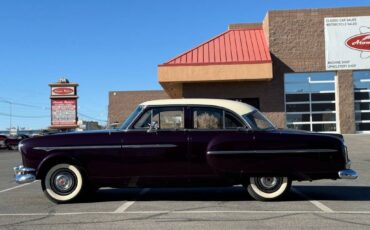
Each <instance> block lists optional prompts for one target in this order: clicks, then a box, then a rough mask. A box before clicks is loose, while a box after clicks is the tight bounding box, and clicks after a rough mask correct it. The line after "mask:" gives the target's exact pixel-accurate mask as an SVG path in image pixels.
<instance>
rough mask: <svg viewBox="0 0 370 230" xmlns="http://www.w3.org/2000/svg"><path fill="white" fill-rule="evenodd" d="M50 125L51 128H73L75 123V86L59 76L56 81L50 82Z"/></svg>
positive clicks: (75, 125)
mask: <svg viewBox="0 0 370 230" xmlns="http://www.w3.org/2000/svg"><path fill="white" fill-rule="evenodd" d="M49 86H50V90H51V92H50V99H51V126H50V128H52V129H59V130H67V129H74V128H76V127H77V126H78V125H77V120H78V118H77V99H78V96H77V87H78V84H76V83H70V82H69V81H68V80H67V79H65V78H61V79H59V81H58V82H57V83H51V84H49Z"/></svg>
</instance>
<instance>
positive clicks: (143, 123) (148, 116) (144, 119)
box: [134, 109, 152, 129]
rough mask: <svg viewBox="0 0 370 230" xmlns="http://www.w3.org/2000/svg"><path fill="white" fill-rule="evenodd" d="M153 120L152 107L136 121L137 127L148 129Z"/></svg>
mask: <svg viewBox="0 0 370 230" xmlns="http://www.w3.org/2000/svg"><path fill="white" fill-rule="evenodd" d="M151 122H152V109H150V110H148V111H146V112H145V113H144V114H143V115H141V117H140V119H139V120H138V121H137V122H136V123H135V125H134V128H135V129H148V128H149V125H150V123H151Z"/></svg>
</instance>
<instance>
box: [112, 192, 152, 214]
mask: <svg viewBox="0 0 370 230" xmlns="http://www.w3.org/2000/svg"><path fill="white" fill-rule="evenodd" d="M149 191H150V188H145V189H143V190H141V191H140V193H139V197H140V196H143V195H144V194H145V193H147V192H149ZM134 203H135V201H127V202H125V203H123V204H122V205H121V206H119V207H118V208H117V209H116V210H115V211H114V213H124V212H125V211H126V210H127V209H128V208H129V207H130V206H131V205H133V204H134Z"/></svg>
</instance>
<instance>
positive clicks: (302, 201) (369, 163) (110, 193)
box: [0, 135, 370, 229]
mask: <svg viewBox="0 0 370 230" xmlns="http://www.w3.org/2000/svg"><path fill="white" fill-rule="evenodd" d="M345 139H346V143H347V145H348V147H349V152H350V158H351V160H352V168H353V169H355V170H357V172H358V173H359V174H360V177H359V178H358V179H357V180H353V181H352V180H337V181H332V180H322V181H314V182H312V183H310V182H295V183H293V187H292V192H291V194H290V195H289V196H288V197H286V199H285V200H283V201H278V202H258V201H254V200H253V199H252V198H251V197H250V196H249V195H248V194H247V192H246V191H245V190H244V189H243V188H242V187H233V188H168V189H159V188H145V189H134V188H130V189H110V188H103V189H100V190H99V191H98V192H97V193H96V194H95V195H94V196H93V197H91V198H90V199H89V200H87V201H85V202H83V203H72V204H64V205H55V204H53V203H51V202H50V201H49V200H48V199H47V198H46V197H44V195H43V193H42V191H41V186H40V182H38V181H36V182H34V183H31V184H26V185H17V184H16V183H15V182H14V178H13V171H12V167H13V166H15V165H17V164H18V163H20V160H21V159H20V155H19V153H18V152H16V151H8V150H0V229H49V228H51V227H52V228H53V229H65V228H79V229H112V228H114V229H132V228H138V229H190V228H192V229H246V228H250V229H297V228H303V229H370V135H346V136H345Z"/></svg>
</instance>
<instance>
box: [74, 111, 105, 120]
mask: <svg viewBox="0 0 370 230" xmlns="http://www.w3.org/2000/svg"><path fill="white" fill-rule="evenodd" d="M78 115H79V116H81V117H85V118H88V119H91V120H94V121H100V122H107V120H102V119H96V118H94V117H91V116H89V115H86V114H83V113H78Z"/></svg>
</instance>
